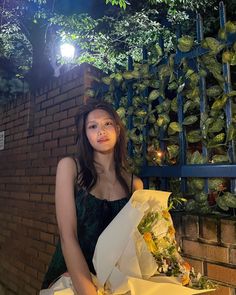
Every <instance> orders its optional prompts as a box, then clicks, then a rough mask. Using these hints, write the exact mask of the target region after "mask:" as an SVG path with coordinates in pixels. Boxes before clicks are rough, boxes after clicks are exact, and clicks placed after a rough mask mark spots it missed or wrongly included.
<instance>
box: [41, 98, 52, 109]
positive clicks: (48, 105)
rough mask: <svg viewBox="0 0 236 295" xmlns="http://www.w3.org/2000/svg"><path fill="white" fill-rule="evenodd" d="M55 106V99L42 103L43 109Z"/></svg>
mask: <svg viewBox="0 0 236 295" xmlns="http://www.w3.org/2000/svg"><path fill="white" fill-rule="evenodd" d="M53 104H54V99H53V98H51V99H47V100H46V101H44V102H42V104H41V108H42V109H45V108H48V107H50V106H52V105H53Z"/></svg>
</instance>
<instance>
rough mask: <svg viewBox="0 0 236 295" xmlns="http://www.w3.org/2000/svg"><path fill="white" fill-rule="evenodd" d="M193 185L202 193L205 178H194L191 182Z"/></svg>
mask: <svg viewBox="0 0 236 295" xmlns="http://www.w3.org/2000/svg"><path fill="white" fill-rule="evenodd" d="M190 182H191V185H192V186H193V187H194V188H195V189H196V190H199V191H202V190H203V189H204V185H205V181H204V178H192V179H191V180H190Z"/></svg>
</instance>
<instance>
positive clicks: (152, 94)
mask: <svg viewBox="0 0 236 295" xmlns="http://www.w3.org/2000/svg"><path fill="white" fill-rule="evenodd" d="M159 96H160V92H159V91H158V90H156V89H155V90H152V91H151V92H150V94H149V95H148V101H149V102H151V101H154V100H156V99H157V98H158V97H159Z"/></svg>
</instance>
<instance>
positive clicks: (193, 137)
mask: <svg viewBox="0 0 236 295" xmlns="http://www.w3.org/2000/svg"><path fill="white" fill-rule="evenodd" d="M201 139H202V136H201V130H192V131H189V132H188V133H187V141H188V142H190V143H196V142H199V141H201Z"/></svg>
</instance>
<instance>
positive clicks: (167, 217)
mask: <svg viewBox="0 0 236 295" xmlns="http://www.w3.org/2000/svg"><path fill="white" fill-rule="evenodd" d="M162 215H163V217H164V218H165V219H169V218H170V213H169V212H168V211H167V210H162Z"/></svg>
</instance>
